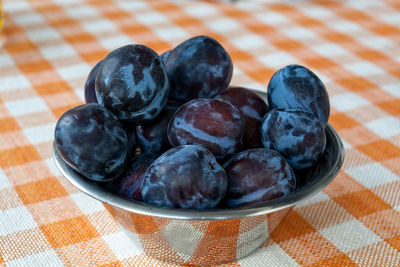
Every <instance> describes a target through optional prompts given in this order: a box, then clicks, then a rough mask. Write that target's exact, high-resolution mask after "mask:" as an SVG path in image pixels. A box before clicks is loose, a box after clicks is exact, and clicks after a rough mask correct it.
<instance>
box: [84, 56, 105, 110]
mask: <svg viewBox="0 0 400 267" xmlns="http://www.w3.org/2000/svg"><path fill="white" fill-rule="evenodd" d="M101 63H103V60H100V61H99V62H97V63H96V65H95V66H94V67H93V68H92V70H91V71H90V72H89V75H88V77H87V79H86V82H85V102H86V103H98V101H97V97H96V89H95V82H96V76H97V73H98V72H99V68H100V65H101Z"/></svg>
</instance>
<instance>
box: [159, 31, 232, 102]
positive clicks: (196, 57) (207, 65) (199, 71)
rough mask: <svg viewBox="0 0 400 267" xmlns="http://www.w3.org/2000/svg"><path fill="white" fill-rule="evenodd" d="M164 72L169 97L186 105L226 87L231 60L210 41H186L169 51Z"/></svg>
mask: <svg viewBox="0 0 400 267" xmlns="http://www.w3.org/2000/svg"><path fill="white" fill-rule="evenodd" d="M165 66H166V69H167V73H168V78H169V81H170V86H171V92H170V98H171V99H174V100H177V101H180V102H186V101H189V100H191V99H195V98H210V97H214V96H216V95H217V94H218V93H219V92H221V90H223V89H224V88H226V87H228V85H229V83H230V81H231V78H232V70H233V65H232V60H231V58H230V56H229V54H228V53H227V52H226V51H225V49H224V48H223V47H222V46H221V45H220V44H219V43H218V42H217V41H216V40H215V39H213V38H211V37H208V36H197V37H193V38H190V39H188V40H186V41H184V42H183V43H181V44H180V45H178V46H177V47H175V48H174V49H173V50H171V51H170V52H169V55H168V57H167V58H166V64H165Z"/></svg>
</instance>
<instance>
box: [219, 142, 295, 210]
mask: <svg viewBox="0 0 400 267" xmlns="http://www.w3.org/2000/svg"><path fill="white" fill-rule="evenodd" d="M224 168H225V171H226V174H227V177H228V190H227V193H226V200H225V201H226V204H227V206H228V207H244V206H250V205H255V204H260V203H263V202H266V201H269V200H273V199H276V198H281V197H285V196H287V195H289V194H290V193H291V192H292V191H293V190H294V189H295V188H296V177H295V175H294V172H293V170H292V168H291V167H290V166H289V164H288V163H287V162H286V160H285V159H284V158H283V157H282V156H281V155H280V154H279V153H278V152H276V151H273V150H269V149H266V148H255V149H249V150H245V151H242V152H240V153H238V154H236V155H234V156H233V157H232V158H231V159H230V160H229V161H227V162H226V163H225V164H224Z"/></svg>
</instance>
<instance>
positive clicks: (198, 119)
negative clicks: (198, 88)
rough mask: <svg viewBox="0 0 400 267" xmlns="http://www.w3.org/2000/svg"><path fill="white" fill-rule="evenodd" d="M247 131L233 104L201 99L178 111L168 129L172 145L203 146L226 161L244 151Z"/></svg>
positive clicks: (220, 100)
mask: <svg viewBox="0 0 400 267" xmlns="http://www.w3.org/2000/svg"><path fill="white" fill-rule="evenodd" d="M243 130H244V128H243V119H242V115H241V114H240V111H239V110H238V109H237V108H235V107H234V106H233V105H232V104H231V103H229V102H227V101H225V100H222V99H208V98H199V99H194V100H191V101H189V102H187V103H185V104H183V105H182V106H181V107H180V108H179V109H178V110H177V111H176V112H175V114H174V115H173V117H172V118H171V121H170V123H169V125H168V130H167V131H168V139H169V142H170V144H171V145H172V146H179V145H191V144H196V145H202V146H203V147H205V148H207V149H208V150H210V151H211V153H213V155H214V156H215V157H216V158H217V159H218V160H222V159H225V158H226V157H228V156H231V155H233V154H234V153H236V152H238V151H240V148H241V146H242V137H243Z"/></svg>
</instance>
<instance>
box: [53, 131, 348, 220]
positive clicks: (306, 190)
mask: <svg viewBox="0 0 400 267" xmlns="http://www.w3.org/2000/svg"><path fill="white" fill-rule="evenodd" d="M326 134H327V138H330V139H331V142H332V145H333V146H336V150H337V153H336V154H335V155H334V156H335V158H334V160H333V164H332V168H331V169H330V170H329V171H328V172H327V173H325V174H324V175H323V176H322V177H321V178H320V179H318V180H315V181H313V182H312V183H310V184H309V185H306V186H304V187H303V188H301V189H300V190H298V191H295V192H293V193H292V194H290V195H289V196H287V197H285V198H281V199H275V200H271V201H268V202H265V203H263V204H260V205H258V206H252V207H242V208H230V209H210V210H193V209H178V208H166V207H157V206H152V205H149V204H146V203H143V202H139V201H132V200H127V199H124V198H122V197H119V196H118V195H116V194H114V193H111V192H109V191H107V190H106V189H104V188H103V187H101V186H99V185H98V184H97V183H95V182H93V181H90V180H88V179H86V178H85V177H84V176H82V175H80V174H79V173H78V172H76V171H74V170H73V169H72V168H71V167H70V166H68V165H67V164H66V163H65V162H64V160H63V159H62V158H61V155H60V154H59V153H58V151H57V148H56V144H55V142H53V159H54V161H55V164H56V166H57V168H58V170H59V171H60V172H61V174H62V175H63V176H64V177H65V179H66V180H67V181H68V182H70V183H71V184H72V185H74V186H75V187H76V188H78V189H79V190H80V191H82V192H83V193H85V194H87V195H88V196H90V197H92V198H94V199H97V200H99V201H101V202H103V203H104V204H108V205H111V206H113V207H117V208H120V209H123V210H125V211H129V212H133V213H137V214H141V215H147V216H155V217H160V218H168V219H182V220H227V219H237V218H245V217H253V216H260V215H265V214H268V213H272V212H276V211H279V210H282V209H285V208H289V207H292V206H294V205H296V204H297V203H299V202H301V201H304V200H305V199H308V198H310V197H312V196H314V195H315V194H317V193H318V192H320V191H321V190H322V189H323V188H324V187H326V186H327V185H328V184H329V183H330V182H331V181H332V180H333V178H335V176H336V175H337V174H338V172H339V170H340V168H341V166H342V164H343V160H344V148H343V144H342V141H341V140H340V138H339V136H338V134H337V133H336V131H335V130H334V129H333V127H332V126H331V125H330V124H327V126H326Z"/></svg>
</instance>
